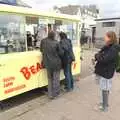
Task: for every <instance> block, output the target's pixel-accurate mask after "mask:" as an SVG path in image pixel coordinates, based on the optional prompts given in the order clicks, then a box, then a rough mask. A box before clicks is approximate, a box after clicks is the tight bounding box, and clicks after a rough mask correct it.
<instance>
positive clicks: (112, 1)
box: [23, 0, 120, 17]
mask: <svg viewBox="0 0 120 120" xmlns="http://www.w3.org/2000/svg"><path fill="white" fill-rule="evenodd" d="M23 1H25V2H27V3H28V4H29V5H31V6H32V7H33V8H37V9H41V10H49V9H50V8H52V7H53V6H54V5H57V6H62V5H70V4H75V5H81V4H96V5H97V6H98V7H99V9H100V11H101V12H100V13H101V15H102V16H106V17H113V16H119V17H120V0H23Z"/></svg>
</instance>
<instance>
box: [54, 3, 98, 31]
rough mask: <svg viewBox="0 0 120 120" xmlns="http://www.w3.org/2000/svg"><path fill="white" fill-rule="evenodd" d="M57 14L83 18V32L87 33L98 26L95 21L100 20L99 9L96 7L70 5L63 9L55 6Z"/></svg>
mask: <svg viewBox="0 0 120 120" xmlns="http://www.w3.org/2000/svg"><path fill="white" fill-rule="evenodd" d="M54 10H55V12H57V13H63V14H69V15H77V16H79V17H80V18H81V23H82V24H81V28H82V31H87V30H89V29H90V27H91V26H94V25H95V24H96V21H95V19H97V18H99V9H98V8H97V6H96V5H68V6H63V7H57V6H54Z"/></svg>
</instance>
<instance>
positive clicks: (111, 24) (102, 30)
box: [96, 17, 120, 47]
mask: <svg viewBox="0 0 120 120" xmlns="http://www.w3.org/2000/svg"><path fill="white" fill-rule="evenodd" d="M96 22H97V23H96V46H97V47H102V46H103V45H104V36H105V34H106V32H108V31H114V32H115V33H116V35H117V40H118V43H119V44H120V17H116V18H102V19H96Z"/></svg>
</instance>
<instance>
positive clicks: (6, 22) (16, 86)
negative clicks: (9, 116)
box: [0, 5, 81, 101]
mask: <svg viewBox="0 0 120 120" xmlns="http://www.w3.org/2000/svg"><path fill="white" fill-rule="evenodd" d="M79 23H80V19H79V18H77V17H75V16H70V15H64V14H57V13H50V12H49V13H47V12H40V11H37V10H33V9H31V8H23V7H16V6H9V5H0V101H2V100H5V99H8V98H11V97H13V96H16V95H19V94H22V93H24V92H27V91H30V90H33V89H36V88H40V87H43V86H47V84H48V79H47V74H46V70H45V68H44V66H43V64H42V54H41V53H40V50H39V46H40V41H41V40H42V39H43V38H45V37H46V36H47V33H48V32H49V30H54V32H55V33H56V39H57V40H59V35H58V34H59V32H60V31H64V32H66V33H67V35H68V37H69V38H70V39H71V40H72V43H73V47H74V53H75V57H76V61H75V62H74V63H73V75H78V74H80V66H81V65H80V45H79V28H80V24H79ZM62 79H64V75H63V72H62V71H61V80H62Z"/></svg>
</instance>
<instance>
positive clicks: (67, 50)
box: [60, 32, 75, 91]
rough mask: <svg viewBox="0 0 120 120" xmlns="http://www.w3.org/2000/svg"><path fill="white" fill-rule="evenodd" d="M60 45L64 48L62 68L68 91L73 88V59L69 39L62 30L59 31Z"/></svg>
mask: <svg viewBox="0 0 120 120" xmlns="http://www.w3.org/2000/svg"><path fill="white" fill-rule="evenodd" d="M60 38H61V41H60V45H61V48H62V49H63V50H64V55H63V56H62V57H61V59H62V65H63V70H64V74H65V82H66V84H65V88H66V89H67V91H70V90H71V89H73V88H74V83H73V76H72V62H73V61H75V56H74V53H73V48H72V43H71V40H70V39H68V38H67V35H66V34H65V33H63V32H61V33H60Z"/></svg>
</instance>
